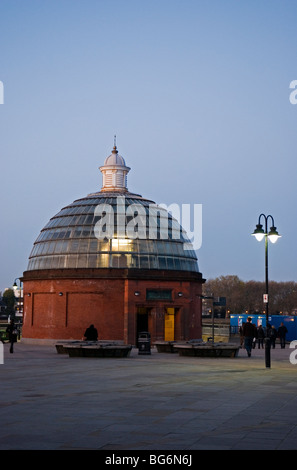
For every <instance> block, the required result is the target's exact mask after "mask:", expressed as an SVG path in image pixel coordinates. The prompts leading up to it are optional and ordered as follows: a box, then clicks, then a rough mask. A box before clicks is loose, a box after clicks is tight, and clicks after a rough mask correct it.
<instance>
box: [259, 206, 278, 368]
mask: <svg viewBox="0 0 297 470" xmlns="http://www.w3.org/2000/svg"><path fill="white" fill-rule="evenodd" d="M262 217H264V220H265V231H264V229H263V225H262V224H261V218H262ZM268 219H271V222H272V225H271V227H270V231H269V232H268ZM252 235H253V236H254V237H255V238H256V240H258V241H259V242H260V241H262V240H263V238H265V294H264V296H263V301H264V303H265V306H266V307H265V311H266V337H265V365H266V367H270V365H271V358H270V338H269V336H268V311H269V309H268V307H269V297H268V239H269V240H270V241H271V243H275V242H276V241H277V240H278V239H279V238H280V237H281V235H279V234H278V232H277V231H276V227H275V225H274V219H273V217H272V215H267V216H266V215H265V214H260V216H259V220H258V223H257V225H256V228H255V230H254V232H253V233H252Z"/></svg>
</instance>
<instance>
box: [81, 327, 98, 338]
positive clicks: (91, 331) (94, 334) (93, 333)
mask: <svg viewBox="0 0 297 470" xmlns="http://www.w3.org/2000/svg"><path fill="white" fill-rule="evenodd" d="M84 337H85V338H86V340H87V341H97V340H98V331H97V329H96V328H95V327H94V325H90V326H89V328H87V329H86V331H85V334H84Z"/></svg>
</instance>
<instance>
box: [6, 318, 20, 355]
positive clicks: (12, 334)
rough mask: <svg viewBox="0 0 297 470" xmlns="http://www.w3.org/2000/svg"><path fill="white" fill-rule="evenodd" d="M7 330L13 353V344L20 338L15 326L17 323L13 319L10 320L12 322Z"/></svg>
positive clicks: (10, 350)
mask: <svg viewBox="0 0 297 470" xmlns="http://www.w3.org/2000/svg"><path fill="white" fill-rule="evenodd" d="M6 332H7V333H8V338H9V342H10V349H9V352H10V353H13V345H14V343H16V342H17V340H18V330H17V327H16V326H15V323H14V320H13V319H12V320H11V321H10V324H9V325H8V327H7V328H6Z"/></svg>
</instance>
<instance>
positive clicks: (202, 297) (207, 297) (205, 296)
mask: <svg viewBox="0 0 297 470" xmlns="http://www.w3.org/2000/svg"><path fill="white" fill-rule="evenodd" d="M199 298H200V299H201V302H202V300H203V299H211V300H213V295H199ZM201 310H202V309H201ZM211 323H212V328H211V330H212V337H211V338H212V339H211V342H212V345H214V309H213V303H212V309H211Z"/></svg>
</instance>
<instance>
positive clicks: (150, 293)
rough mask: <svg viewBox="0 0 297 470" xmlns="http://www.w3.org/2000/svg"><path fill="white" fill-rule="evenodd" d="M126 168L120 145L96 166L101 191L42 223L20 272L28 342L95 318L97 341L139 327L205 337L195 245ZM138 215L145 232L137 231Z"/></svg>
mask: <svg viewBox="0 0 297 470" xmlns="http://www.w3.org/2000/svg"><path fill="white" fill-rule="evenodd" d="M129 170H130V168H128V167H127V166H126V163H125V160H124V158H123V157H122V156H120V155H119V153H118V150H117V147H116V145H115V146H114V148H113V150H112V153H111V155H110V156H109V157H107V158H106V159H105V162H104V165H103V166H102V167H100V171H101V172H102V175H103V185H102V189H101V191H98V192H95V193H92V194H89V195H87V196H86V197H84V198H81V199H77V200H75V201H74V202H73V203H71V204H69V205H68V206H66V207H64V208H63V209H62V210H61V211H60V212H59V213H58V214H56V215H55V216H54V217H52V218H51V219H50V220H49V222H48V223H47V225H46V226H45V227H44V228H43V229H42V230H41V232H40V234H39V236H38V238H37V240H36V241H35V243H34V246H33V249H32V252H31V254H30V257H29V263H28V267H27V270H26V271H25V272H24V274H23V278H22V281H23V289H24V324H23V340H25V341H26V340H37V339H38V340H40V339H42V340H57V339H81V338H82V336H83V333H84V331H85V329H86V327H88V326H89V325H90V324H94V325H95V326H96V328H97V329H98V332H99V339H109V340H122V341H124V342H125V343H129V344H136V343H137V337H138V334H139V332H140V331H148V332H150V334H151V339H152V342H153V341H155V340H163V339H165V340H188V339H194V338H201V334H202V331H201V330H202V327H201V289H202V283H203V282H204V279H203V278H202V274H201V273H200V272H199V268H198V262H197V257H196V253H195V251H194V249H193V248H192V249H186V250H185V249H184V247H185V244H187V246H188V248H189V240H188V238H187V234H186V233H185V232H184V230H183V229H182V228H181V226H180V225H179V224H178V223H177V221H176V220H175V219H173V218H172V216H171V215H170V213H168V212H167V211H166V210H165V209H159V208H158V207H157V206H156V204H155V203H154V202H153V201H151V200H148V199H145V198H143V197H142V196H140V195H138V194H134V193H130V192H129V191H128V189H127V174H128V172H129ZM165 178H166V177H165V176H164V181H165ZM154 210H155V211H156V213H157V215H156V217H155V219H154V221H157V223H156V224H155V226H154V225H152V226H151V225H150V219H149V216H151V215H152V213H154ZM135 211H136V213H137V211H138V213H137V214H138V215H137V216H135ZM135 217H138V218H136V219H135ZM135 220H137V221H138V223H137V224H136V225H137V228H138V230H139V226H140V225H141V224H142V229H144V231H145V236H144V237H139V236H138V237H135V233H134V231H135ZM166 220H167V222H168V236H167V237H166V238H164V234H163V233H162V230H163V222H164V221H166ZM177 232H179V233H180V238H178V237H177V236H175V234H176V233H177ZM152 234H153V236H148V235H152ZM190 248H191V247H190Z"/></svg>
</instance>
